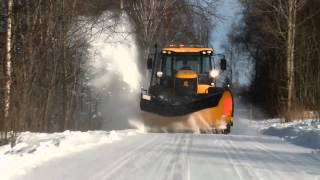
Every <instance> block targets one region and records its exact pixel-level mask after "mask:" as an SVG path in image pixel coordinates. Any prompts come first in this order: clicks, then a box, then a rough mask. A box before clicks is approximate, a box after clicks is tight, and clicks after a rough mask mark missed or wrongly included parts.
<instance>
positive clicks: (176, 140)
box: [0, 118, 320, 180]
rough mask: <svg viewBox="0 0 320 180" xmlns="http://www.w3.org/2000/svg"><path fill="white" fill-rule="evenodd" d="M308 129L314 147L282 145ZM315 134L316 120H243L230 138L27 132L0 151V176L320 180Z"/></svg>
mask: <svg viewBox="0 0 320 180" xmlns="http://www.w3.org/2000/svg"><path fill="white" fill-rule="evenodd" d="M288 129H289V130H288ZM293 132H294V133H293ZM311 132H312V134H313V136H310V135H308V137H309V138H313V139H309V141H306V142H305V144H302V145H304V146H306V143H309V145H310V144H312V148H313V149H311V148H305V147H302V146H297V145H294V144H291V143H288V142H287V141H286V140H288V141H289V142H291V140H292V139H296V140H297V139H300V138H303V137H305V136H306V134H308V133H311ZM264 134H268V135H272V136H266V135H264ZM315 134H317V135H319V122H316V121H311V120H309V121H303V122H302V121H300V122H292V123H287V124H280V123H279V120H275V119H274V120H266V121H258V122H257V121H252V120H248V119H245V118H238V119H236V120H235V126H234V127H233V131H232V133H231V134H229V135H210V134H183V133H179V134H165V133H163V134H153V133H143V132H141V131H138V130H125V131H111V132H106V131H90V132H71V131H66V132H63V133H53V134H45V133H30V132H26V133H22V134H20V136H19V137H18V140H17V144H16V146H14V147H13V148H11V147H10V146H9V145H6V146H2V147H0V172H1V173H0V179H1V180H5V179H32V180H36V179H57V180H59V179H68V180H69V179H77V180H78V179H139V180H141V179H146V180H149V179H174V180H176V179H315V180H319V179H320V171H319V169H320V153H319V152H318V150H316V148H317V147H316V145H317V141H318V140H319V139H316V137H317V136H316V135H315ZM276 136H279V137H280V138H279V137H276ZM292 137H294V138H292Z"/></svg>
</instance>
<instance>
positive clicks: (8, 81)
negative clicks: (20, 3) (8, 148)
mask: <svg viewBox="0 0 320 180" xmlns="http://www.w3.org/2000/svg"><path fill="white" fill-rule="evenodd" d="M12 7H13V0H8V12H7V15H8V18H7V38H6V40H7V41H6V58H5V62H4V72H5V77H6V78H5V90H4V124H5V128H6V130H8V129H9V125H10V121H9V112H10V98H11V85H12V77H11V76H12V56H11V54H12V52H11V46H12V20H13V15H12Z"/></svg>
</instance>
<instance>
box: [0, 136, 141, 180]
mask: <svg viewBox="0 0 320 180" xmlns="http://www.w3.org/2000/svg"><path fill="white" fill-rule="evenodd" d="M137 133H138V132H137V131H136V130H125V131H117V132H116V131H111V132H105V131H89V132H79V131H65V132H63V133H52V134H47V133H30V132H24V133H21V134H20V135H19V136H18V138H17V141H16V145H15V146H14V147H12V148H11V147H10V145H5V146H1V147H0V172H1V173H0V179H1V180H5V179H14V178H15V177H23V176H24V174H25V173H27V172H28V171H30V170H33V169H35V168H37V167H40V166H41V165H42V164H46V163H50V161H52V160H54V159H59V158H64V157H67V156H70V155H74V154H77V153H80V152H82V151H87V150H89V149H93V148H98V147H99V146H101V145H104V144H109V143H113V142H115V141H120V140H122V139H123V138H126V137H128V136H132V135H135V134H137Z"/></svg>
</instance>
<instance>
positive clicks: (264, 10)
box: [0, 0, 320, 139]
mask: <svg viewBox="0 0 320 180" xmlns="http://www.w3.org/2000/svg"><path fill="white" fill-rule="evenodd" d="M239 1H240V3H241V5H242V7H243V8H242V12H241V14H239V16H242V20H240V21H239V22H235V23H234V25H233V27H232V29H231V31H230V32H229V38H228V39H229V41H228V42H227V43H228V45H227V48H226V52H225V54H226V55H227V57H229V58H230V56H231V55H232V56H234V59H235V60H236V59H237V57H245V58H247V59H248V60H250V61H251V62H253V64H254V67H255V68H254V73H253V77H252V82H251V86H250V88H249V90H248V91H249V92H248V94H249V95H250V98H251V99H252V101H253V102H254V103H256V104H257V105H259V106H261V107H263V109H265V111H266V112H267V113H268V114H269V115H270V116H272V117H284V119H285V120H286V121H290V120H292V119H297V118H304V117H306V116H308V115H309V116H312V117H314V116H316V115H317V112H318V115H319V112H320V72H319V69H320V37H319V36H320V2H319V1H317V0H239ZM218 8H219V0H193V1H190V0H130V1H125V0H123V1H119V0H61V1H53V0H47V1H43V0H1V4H0V9H1V11H0V59H1V61H0V64H1V67H2V68H1V69H0V82H1V88H0V110H1V112H2V113H0V133H1V135H0V137H1V138H0V139H7V136H8V132H12V134H13V135H14V133H15V132H21V131H35V132H56V131H64V130H69V129H70V130H90V129H99V127H97V123H96V122H95V118H94V117H95V116H94V115H95V114H96V113H97V107H96V106H97V103H98V102H97V101H99V99H98V98H97V97H96V95H95V94H94V93H93V92H91V90H90V88H89V87H88V86H87V83H86V81H87V79H86V78H85V77H86V68H85V66H84V64H85V61H86V60H87V55H88V46H89V42H90V38H91V37H90V36H93V35H92V34H86V32H85V31H83V27H86V28H88V26H92V28H93V27H94V26H95V22H97V21H98V19H99V17H100V16H101V15H102V14H103V12H105V11H109V12H112V16H110V17H109V18H110V19H111V20H113V22H114V23H115V24H116V23H117V19H119V18H120V16H121V15H122V14H123V13H125V14H126V15H128V17H129V18H130V21H131V22H132V26H133V27H134V28H133V31H132V32H130V33H133V34H134V35H135V36H136V39H137V42H138V46H139V49H140V52H139V54H140V60H141V61H140V67H141V69H142V68H144V66H145V63H146V60H147V56H148V54H149V53H151V52H152V51H153V47H154V44H155V43H157V44H158V45H159V46H164V45H165V44H167V43H170V42H183V43H198V44H204V45H209V40H210V33H211V32H212V31H213V30H214V27H215V22H216V21H218V20H221V21H223V18H221V17H219V15H218V14H217V13H216V10H217V9H218ZM83 19H86V21H85V22H84V21H83ZM88 19H89V21H88ZM110 19H105V20H106V21H108V20H110ZM88 22H90V23H88ZM114 26H115V25H110V24H107V25H106V27H104V28H106V29H112V28H113V27H114ZM89 29H90V27H89ZM102 33H103V31H102ZM115 33H116V32H115ZM234 68H235V69H233V71H236V69H237V67H234ZM306 113H307V114H306ZM308 113H309V114H308Z"/></svg>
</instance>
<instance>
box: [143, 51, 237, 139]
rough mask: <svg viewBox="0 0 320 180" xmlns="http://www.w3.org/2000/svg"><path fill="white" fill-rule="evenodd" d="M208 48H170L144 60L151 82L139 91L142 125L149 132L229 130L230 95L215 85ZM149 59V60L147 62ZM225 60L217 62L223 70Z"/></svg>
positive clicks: (230, 117) (231, 109)
mask: <svg viewBox="0 0 320 180" xmlns="http://www.w3.org/2000/svg"><path fill="white" fill-rule="evenodd" d="M212 54H213V49H211V48H199V47H197V48H194V47H185V46H183V47H172V46H171V47H170V48H163V49H162V50H161V58H159V59H157V56H158V55H157V53H155V56H154V60H152V59H148V69H151V71H152V72H151V74H152V75H151V82H150V87H149V88H148V89H147V90H143V91H142V93H141V100H140V108H141V110H142V111H143V115H142V117H143V119H144V125H145V127H146V129H147V130H148V131H151V132H206V133H229V132H230V129H231V126H232V125H233V98H232V93H231V91H230V90H229V88H228V86H227V87H216V86H215V82H216V79H217V78H218V76H219V73H217V72H218V70H216V69H213V68H212V67H213V65H212V59H211V56H212ZM150 61H151V62H150ZM225 61H226V60H225V59H224V58H223V59H221V62H220V65H221V67H220V70H221V71H224V70H225V67H226V62H225Z"/></svg>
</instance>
